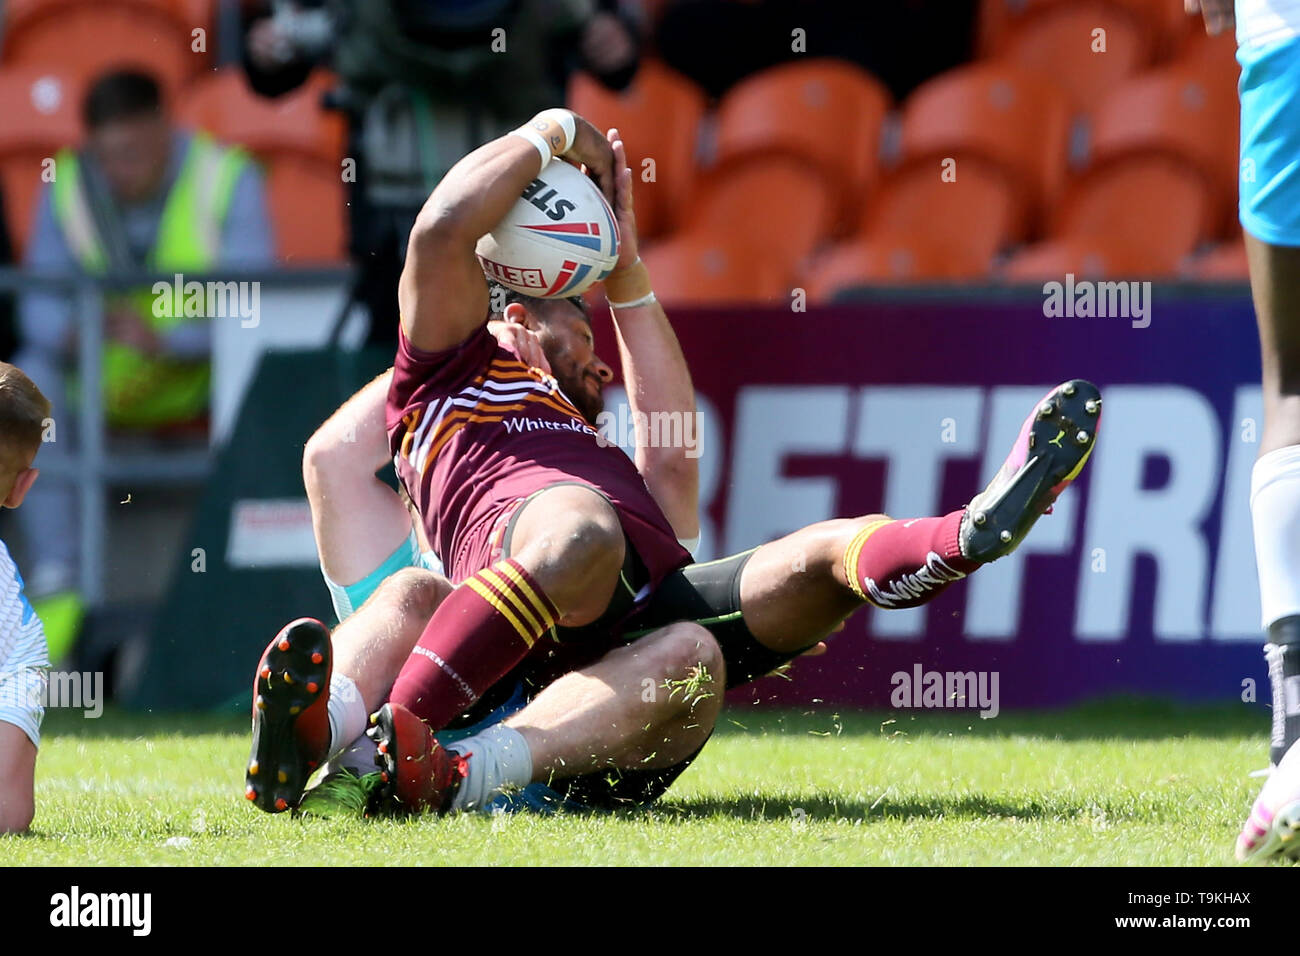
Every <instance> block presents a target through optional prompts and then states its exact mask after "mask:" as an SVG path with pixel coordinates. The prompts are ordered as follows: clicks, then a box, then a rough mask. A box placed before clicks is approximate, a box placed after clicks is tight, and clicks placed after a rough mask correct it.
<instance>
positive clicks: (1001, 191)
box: [861, 156, 1024, 262]
mask: <svg viewBox="0 0 1300 956" xmlns="http://www.w3.org/2000/svg"><path fill="white" fill-rule="evenodd" d="M954 172H955V176H956V178H955V179H953V181H952V182H945V181H944V180H943V179H942V178H941V176H940V173H941V167H940V165H939V163H938V162H937V161H936V162H935V163H934V164H933V165H917V166H911V167H908V168H906V169H904V170H902V171H901V172H899V173H898V174H896V175H894V176H891V177H890V178H889V179H887V180H885V182H884V184H883V185H882V186H881V189H880V191H879V193H878V194H877V197H876V200H875V202H873V203H871V204H870V205H869V206H868V207H867V209H866V214H865V215H864V216H863V219H862V228H861V231H862V233H864V234H871V233H876V232H899V233H911V234H915V235H925V236H927V237H928V238H929V239H930V240H931V242H933V243H936V244H938V245H940V246H946V247H949V248H960V249H961V250H962V251H963V253H964V254H967V255H970V256H972V257H974V258H975V259H977V260H980V261H984V262H987V261H990V260H991V259H992V258H993V256H994V255H995V254H996V253H997V252H998V250H999V249H1001V248H1002V246H1003V245H1005V244H1006V243H1008V242H1011V241H1013V240H1017V239H1020V238H1022V237H1023V232H1024V223H1023V222H1022V221H1021V220H1020V219H1019V218H1018V216H1017V206H1016V199H1015V189H1014V188H1013V186H1012V184H1011V183H1009V182H1008V181H1007V176H1006V173H1005V172H1004V171H1003V170H1002V169H1001V168H1000V167H998V166H995V165H993V164H991V163H988V162H987V161H984V160H981V159H980V158H978V157H975V156H971V157H965V158H963V159H961V160H960V161H959V162H958V163H957V166H956V167H955V169H954Z"/></svg>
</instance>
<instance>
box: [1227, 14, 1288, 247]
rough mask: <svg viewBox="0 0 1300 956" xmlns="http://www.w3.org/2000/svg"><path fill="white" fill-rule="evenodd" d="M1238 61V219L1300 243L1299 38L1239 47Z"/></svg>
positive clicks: (1273, 238)
mask: <svg viewBox="0 0 1300 956" xmlns="http://www.w3.org/2000/svg"><path fill="white" fill-rule="evenodd" d="M1237 62H1239V63H1240V64H1241V84H1240V90H1241V166H1240V169H1239V170H1238V179H1239V180H1240V184H1241V200H1240V204H1239V213H1240V216H1241V224H1242V226H1243V227H1244V228H1245V230H1246V231H1247V232H1249V233H1250V234H1251V235H1252V236H1255V237H1256V238H1258V239H1262V240H1264V241H1265V242H1267V243H1270V244H1271V245H1275V246H1300V39H1286V40H1278V41H1276V42H1273V43H1263V44H1259V45H1256V46H1243V47H1240V48H1238V50H1237Z"/></svg>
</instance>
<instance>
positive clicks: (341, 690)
mask: <svg viewBox="0 0 1300 956" xmlns="http://www.w3.org/2000/svg"><path fill="white" fill-rule="evenodd" d="M325 712H326V713H327V714H328V715H329V720H330V751H329V756H330V757H333V756H334V755H335V754H337V753H338V752H339V751H340V750H342V749H343V748H344V747H347V746H349V745H350V744H351V743H352V742H353V741H354V740H356V739H357V738H358V737H360V736H361V735H362V734H364V733H365V731H366V721H367V719H368V718H369V716H370V715H369V714H367V713H366V702H365V701H364V700H362V699H361V691H359V690H357V685H356V684H355V683H354V682H353V680H352V678H351V677H348V676H347V675H346V674H340V673H339V672H338V671H335V672H334V673H333V674H332V675H331V676H330V699H329V703H328V704H326V705H325Z"/></svg>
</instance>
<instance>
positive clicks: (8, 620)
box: [0, 541, 50, 747]
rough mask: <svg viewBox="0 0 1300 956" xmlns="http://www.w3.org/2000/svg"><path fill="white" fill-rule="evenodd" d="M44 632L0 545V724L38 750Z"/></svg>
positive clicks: (45, 656) (44, 665)
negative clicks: (14, 730)
mask: <svg viewBox="0 0 1300 956" xmlns="http://www.w3.org/2000/svg"><path fill="white" fill-rule="evenodd" d="M49 666H50V652H49V648H48V646H47V645H46V643H45V629H44V628H43V627H42V626H41V619H40V618H39V617H37V616H36V612H35V611H34V610H33V609H32V606H31V604H30V603H29V602H28V600H27V596H26V595H25V594H23V578H22V575H20V574H19V573H18V568H17V566H16V565H15V564H14V560H13V558H11V557H10V556H9V549H8V548H6V547H5V545H4V542H3V541H0V721H4V722H5V723H9V724H13V725H14V726H16V727H18V728H19V729H20V730H22V731H23V732H24V733H25V734H27V736H28V737H29V738H30V739H31V742H32V744H33V746H36V747H39V746H40V741H41V738H40V733H41V721H42V719H43V718H44V716H45V708H44V704H43V700H44V696H45V695H44V691H45V682H46V679H47V678H46V670H47V668H48V667H49Z"/></svg>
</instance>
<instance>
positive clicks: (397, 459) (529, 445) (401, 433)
mask: <svg viewBox="0 0 1300 956" xmlns="http://www.w3.org/2000/svg"><path fill="white" fill-rule="evenodd" d="M386 417H387V426H388V440H389V447H390V449H391V451H392V453H393V460H394V464H395V466H396V468H397V474H398V477H399V478H401V480H402V482H403V483H404V484H405V485H406V490H407V492H408V493H409V494H410V495H411V499H412V500H413V501H414V502H415V504H416V507H417V508H418V509H419V512H420V515H421V517H422V519H423V521H424V529H425V532H426V533H427V535H428V538H429V542H430V543H431V544H432V545H433V547H434V548H435V549H436V550H437V552H438V554H439V556H440V557H441V558H442V561H443V564H444V566H445V567H446V569H447V574H448V576H449V577H450V578H451V579H452V581H453V582H455V583H457V584H458V583H460V582H461V581H463V580H464V579H465V578H466V577H468V576H469V575H471V574H473V573H474V572H475V571H479V570H481V569H482V566H484V555H485V554H486V549H485V548H483V547H481V544H482V542H483V541H484V540H485V538H486V536H487V535H489V534H490V533H491V530H492V525H493V521H494V519H495V518H496V517H497V516H499V515H500V514H501V511H502V509H503V508H505V507H506V506H508V505H509V504H510V503H512V502H514V501H516V500H518V499H520V498H524V497H526V496H528V495H530V494H532V493H533V492H535V491H539V490H540V489H542V488H545V487H547V486H548V485H553V484H555V483H557V482H564V481H578V482H583V483H585V484H589V485H592V486H593V487H595V488H597V489H599V490H600V491H602V492H603V493H604V494H605V495H606V496H608V498H609V499H610V501H612V502H613V504H614V507H615V508H616V509H617V511H618V514H619V518H620V520H621V521H622V524H623V530H624V532H625V533H626V534H627V536H628V539H629V540H630V541H631V542H632V545H633V547H635V548H636V550H637V553H638V554H639V555H640V557H641V560H642V561H643V562H644V563H645V565H646V569H647V570H648V571H649V575H650V584H651V586H652V587H654V586H657V585H658V584H659V582H660V581H661V580H662V579H663V577H664V575H665V574H667V573H668V572H669V571H672V570H674V569H675V568H678V567H681V566H682V565H684V564H688V563H689V562H690V560H691V558H690V555H689V554H688V553H687V551H686V550H685V549H684V548H683V547H682V546H681V545H680V544H678V542H677V538H676V536H675V535H674V534H673V530H672V526H671V525H670V524H669V523H668V519H667V518H665V517H664V514H663V511H662V510H660V508H659V505H658V504H657V503H656V502H655V500H654V498H653V497H652V496H651V494H650V490H649V488H647V487H646V483H645V480H644V479H643V478H642V477H641V474H640V472H638V471H637V470H636V465H635V464H633V462H632V460H631V459H630V458H628V456H627V455H626V454H624V453H623V452H622V451H621V450H620V449H619V448H618V447H617V446H616V445H613V444H611V443H602V442H601V441H600V440H599V439H598V437H597V434H596V430H595V429H594V428H592V427H591V425H589V424H588V423H587V422H586V421H585V420H584V419H583V417H582V413H581V412H579V411H578V409H577V408H575V407H574V406H573V405H572V404H571V403H570V402H569V400H568V398H567V397H565V395H564V392H562V391H561V390H560V388H559V386H558V385H557V384H556V383H555V380H554V379H553V378H551V377H550V376H548V375H545V374H544V373H542V372H541V371H540V370H536V369H530V368H529V367H528V366H527V365H525V364H524V363H523V362H521V361H519V358H518V357H517V356H516V355H515V354H514V353H512V352H510V351H508V350H506V349H504V348H502V347H501V346H500V345H498V344H497V341H496V339H494V338H493V337H492V335H491V334H490V333H489V332H488V331H487V327H486V326H484V327H483V328H481V329H479V330H478V331H477V332H475V333H474V334H473V335H471V336H470V337H469V338H468V339H466V340H465V341H464V342H462V343H461V344H460V345H459V346H457V347H455V348H452V349H447V350H446V351H442V352H426V351H423V350H421V349H417V348H415V347H414V346H412V345H411V344H410V342H408V341H407V339H406V335H405V333H404V332H401V333H399V340H398V346H397V359H396V362H395V363H394V366H393V383H392V385H391V387H390V388H389V392H388V404H387V411H386Z"/></svg>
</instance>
